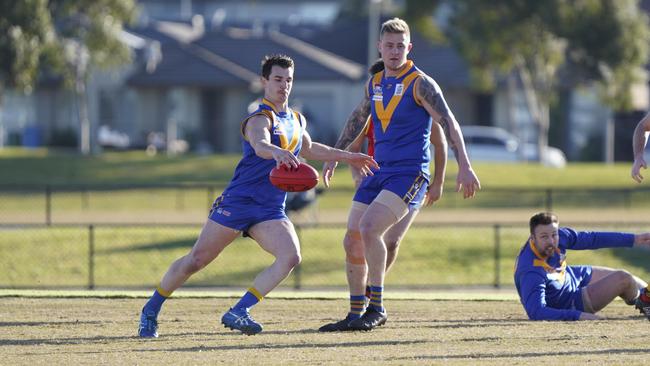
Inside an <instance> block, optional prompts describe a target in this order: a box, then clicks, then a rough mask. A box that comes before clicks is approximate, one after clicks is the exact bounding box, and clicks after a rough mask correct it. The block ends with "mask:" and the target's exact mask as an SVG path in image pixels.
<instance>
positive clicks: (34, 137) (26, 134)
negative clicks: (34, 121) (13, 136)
mask: <svg viewBox="0 0 650 366" xmlns="http://www.w3.org/2000/svg"><path fill="white" fill-rule="evenodd" d="M42 144H43V142H42V138H41V129H40V127H38V126H27V127H25V129H24V130H23V146H24V147H28V148H37V147H40V146H41V145H42Z"/></svg>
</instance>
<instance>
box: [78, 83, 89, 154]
mask: <svg viewBox="0 0 650 366" xmlns="http://www.w3.org/2000/svg"><path fill="white" fill-rule="evenodd" d="M76 92H77V113H78V114H79V152H81V154H82V155H89V154H90V119H89V118H88V98H87V96H86V83H85V80H84V79H83V78H79V79H78V80H77V88H76Z"/></svg>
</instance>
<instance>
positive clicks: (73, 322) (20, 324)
mask: <svg viewBox="0 0 650 366" xmlns="http://www.w3.org/2000/svg"><path fill="white" fill-rule="evenodd" d="M77 324H101V322H100V321H98V320H88V321H79V320H70V321H63V322H37V321H24V322H0V327H41V326H56V325H77Z"/></svg>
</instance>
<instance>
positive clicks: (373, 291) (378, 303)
mask: <svg viewBox="0 0 650 366" xmlns="http://www.w3.org/2000/svg"><path fill="white" fill-rule="evenodd" d="M383 293H384V286H370V303H369V304H368V307H371V308H373V309H374V310H377V311H381V312H384V304H383V301H382V296H383Z"/></svg>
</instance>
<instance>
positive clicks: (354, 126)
mask: <svg viewBox="0 0 650 366" xmlns="http://www.w3.org/2000/svg"><path fill="white" fill-rule="evenodd" d="M369 115H370V98H369V97H368V96H365V97H364V98H363V100H362V101H361V103H359V105H357V107H356V108H355V109H354V111H352V114H351V115H350V117H349V118H348V121H347V122H346V123H345V127H343V131H342V132H341V135H340V136H339V140H338V141H337V142H336V145H334V147H336V148H337V149H341V150H345V149H347V148H348V146H350V144H351V143H352V141H354V140H355V139H356V138H357V137H358V136H359V134H360V133H361V131H363V128H364V127H365V125H366V121H367V119H368V116H369Z"/></svg>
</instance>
